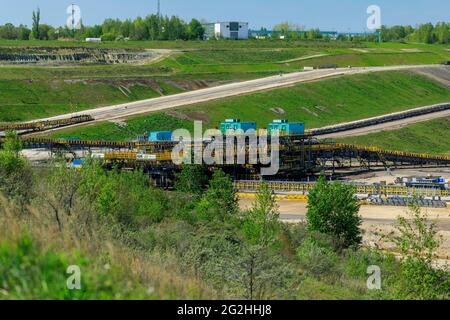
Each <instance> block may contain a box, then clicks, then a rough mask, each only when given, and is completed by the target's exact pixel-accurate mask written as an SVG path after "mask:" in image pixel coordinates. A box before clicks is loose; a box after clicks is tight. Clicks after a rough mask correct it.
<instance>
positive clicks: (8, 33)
mask: <svg viewBox="0 0 450 320" xmlns="http://www.w3.org/2000/svg"><path fill="white" fill-rule="evenodd" d="M0 38H1V39H8V40H15V39H17V38H18V29H17V28H16V27H14V25H13V24H12V23H6V24H5V25H4V26H0Z"/></svg>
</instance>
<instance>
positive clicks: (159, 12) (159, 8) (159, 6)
mask: <svg viewBox="0 0 450 320" xmlns="http://www.w3.org/2000/svg"><path fill="white" fill-rule="evenodd" d="M158 18H161V0H158Z"/></svg>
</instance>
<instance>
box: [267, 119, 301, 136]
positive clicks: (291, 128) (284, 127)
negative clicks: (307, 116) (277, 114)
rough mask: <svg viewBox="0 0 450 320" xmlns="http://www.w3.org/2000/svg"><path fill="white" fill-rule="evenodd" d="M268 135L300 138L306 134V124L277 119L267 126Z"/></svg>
mask: <svg viewBox="0 0 450 320" xmlns="http://www.w3.org/2000/svg"><path fill="white" fill-rule="evenodd" d="M267 130H268V133H269V134H270V135H272V134H279V135H280V136H298V135H304V134H305V123H303V122H289V121H288V120H287V119H276V120H273V122H272V123H269V125H268V126H267Z"/></svg>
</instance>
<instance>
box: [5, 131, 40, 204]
mask: <svg viewBox="0 0 450 320" xmlns="http://www.w3.org/2000/svg"><path fill="white" fill-rule="evenodd" d="M21 150H22V142H21V140H20V139H19V138H18V137H17V135H16V134H15V132H7V133H6V137H5V140H4V142H3V144H2V145H1V148H0V191H1V192H2V193H4V194H5V195H6V196H7V197H9V198H11V199H13V200H17V202H18V204H19V205H24V204H26V203H28V202H29V200H30V198H31V192H32V191H31V186H32V172H31V169H30V168H29V166H28V163H27V162H26V160H25V159H24V158H23V157H22V156H21V155H20V151H21Z"/></svg>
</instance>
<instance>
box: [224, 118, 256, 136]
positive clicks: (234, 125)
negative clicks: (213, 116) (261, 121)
mask: <svg viewBox="0 0 450 320" xmlns="http://www.w3.org/2000/svg"><path fill="white" fill-rule="evenodd" d="M236 130H242V131H244V132H246V131H248V130H255V131H256V122H253V121H251V122H241V121H240V120H239V119H227V120H225V122H222V123H221V124H220V131H221V132H222V133H223V134H227V133H229V132H234V131H236Z"/></svg>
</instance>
